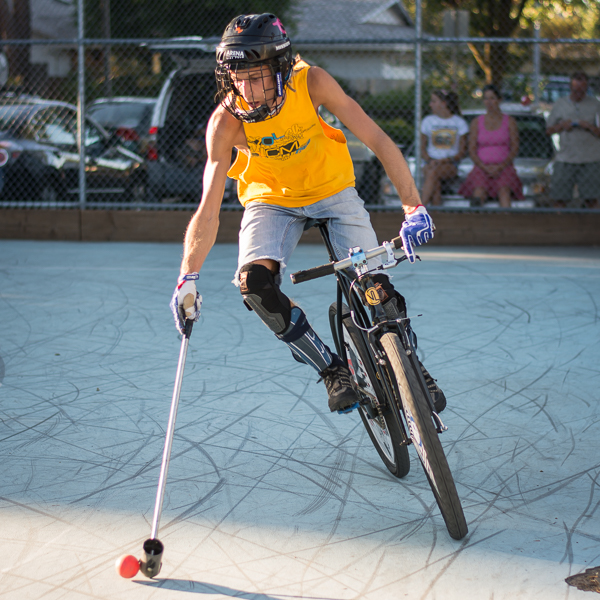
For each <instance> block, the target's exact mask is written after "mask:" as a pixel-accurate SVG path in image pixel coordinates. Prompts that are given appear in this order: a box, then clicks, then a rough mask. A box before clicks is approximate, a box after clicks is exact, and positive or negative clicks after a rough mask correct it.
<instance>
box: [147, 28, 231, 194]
mask: <svg viewBox="0 0 600 600" xmlns="http://www.w3.org/2000/svg"><path fill="white" fill-rule="evenodd" d="M219 41H220V38H201V37H186V38H173V39H172V40H169V41H168V42H165V43H163V44H156V45H152V46H150V49H151V50H152V51H154V52H161V53H162V54H163V55H165V56H168V57H169V58H171V59H172V60H173V62H174V63H175V68H174V69H173V70H172V71H171V72H170V73H169V75H168V77H167V79H166V80H165V82H164V84H163V87H162V89H161V91H160V94H159V96H158V99H157V101H156V104H155V106H154V111H153V113H152V118H151V122H150V129H149V131H148V133H149V136H148V143H147V147H146V161H147V168H148V192H147V196H148V197H147V199H148V201H150V202H153V201H160V200H162V199H166V198H179V199H183V200H190V201H193V202H198V201H199V200H200V198H201V197H202V175H203V172H204V165H205V163H206V148H205V141H204V135H205V133H206V125H207V123H208V119H209V118H210V115H211V113H212V112H213V110H214V108H215V103H214V96H215V93H216V91H217V89H216V83H215V75H214V70H215V48H216V46H217V44H218V43H219ZM232 188H233V186H232V185H229V186H228V190H227V193H226V198H225V201H226V202H227V201H231V200H232V193H231V190H232Z"/></svg>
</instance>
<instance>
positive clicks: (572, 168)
mask: <svg viewBox="0 0 600 600" xmlns="http://www.w3.org/2000/svg"><path fill="white" fill-rule="evenodd" d="M577 170H578V165H574V164H572V163H564V162H558V161H557V162H555V163H554V167H553V171H552V179H551V180H550V198H551V199H552V200H553V201H554V206H557V207H564V206H568V204H569V203H570V202H571V201H572V199H573V187H574V186H575V183H576V174H577Z"/></svg>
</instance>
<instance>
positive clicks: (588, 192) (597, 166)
mask: <svg viewBox="0 0 600 600" xmlns="http://www.w3.org/2000/svg"><path fill="white" fill-rule="evenodd" d="M577 187H578V188H579V197H580V199H581V205H582V207H583V208H598V207H599V205H598V197H599V195H600V194H599V192H598V190H600V163H597V162H593V163H587V164H584V165H581V167H580V169H579V173H578V179H577Z"/></svg>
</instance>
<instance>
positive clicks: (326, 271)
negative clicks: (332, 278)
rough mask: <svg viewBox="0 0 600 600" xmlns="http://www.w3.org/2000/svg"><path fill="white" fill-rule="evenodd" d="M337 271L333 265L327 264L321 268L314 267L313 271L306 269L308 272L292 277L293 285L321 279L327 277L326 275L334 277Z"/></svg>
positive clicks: (301, 272) (299, 272)
mask: <svg viewBox="0 0 600 600" xmlns="http://www.w3.org/2000/svg"><path fill="white" fill-rule="evenodd" d="M334 273H335V269H334V268H333V263H327V264H326V265H321V266H320V267H313V268H312V269H306V271H298V272H297V273H292V274H291V275H290V277H291V279H292V283H302V282H304V281H310V280H311V279H318V278H319V277H325V275H333V274H334Z"/></svg>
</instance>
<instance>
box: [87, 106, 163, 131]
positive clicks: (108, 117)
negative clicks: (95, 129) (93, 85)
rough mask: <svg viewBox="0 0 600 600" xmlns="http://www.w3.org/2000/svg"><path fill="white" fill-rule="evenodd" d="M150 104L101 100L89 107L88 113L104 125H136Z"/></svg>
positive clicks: (132, 126) (145, 113) (150, 107)
mask: <svg viewBox="0 0 600 600" xmlns="http://www.w3.org/2000/svg"><path fill="white" fill-rule="evenodd" d="M151 109H152V105H150V104H148V103H144V102H103V103H102V104H97V105H96V106H92V107H90V109H89V111H88V114H89V115H90V116H91V117H92V118H94V119H96V121H98V123H100V124H101V125H103V126H104V127H109V128H111V127H131V128H135V127H137V126H138V125H139V124H140V123H141V121H142V120H143V119H144V117H145V116H146V115H147V114H148V113H149V112H150V110H151Z"/></svg>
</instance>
